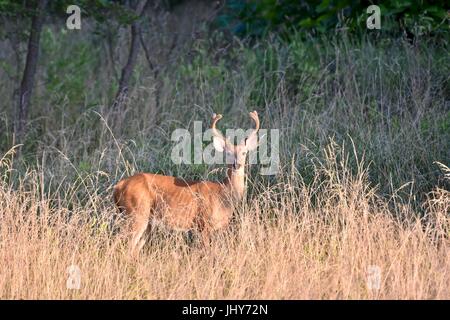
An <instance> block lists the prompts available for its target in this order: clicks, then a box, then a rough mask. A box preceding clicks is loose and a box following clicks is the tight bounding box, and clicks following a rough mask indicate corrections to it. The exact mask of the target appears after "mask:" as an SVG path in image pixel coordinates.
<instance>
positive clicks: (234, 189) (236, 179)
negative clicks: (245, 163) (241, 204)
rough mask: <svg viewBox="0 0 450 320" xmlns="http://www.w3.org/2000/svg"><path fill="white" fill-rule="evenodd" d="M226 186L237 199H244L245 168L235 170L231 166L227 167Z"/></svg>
mask: <svg viewBox="0 0 450 320" xmlns="http://www.w3.org/2000/svg"><path fill="white" fill-rule="evenodd" d="M224 185H225V188H227V189H228V191H229V192H230V193H231V195H232V196H233V197H235V198H236V199H242V198H243V197H244V194H245V170H244V167H242V168H240V169H238V170H233V169H232V167H231V166H229V167H228V169H227V177H226V178H225V181H224Z"/></svg>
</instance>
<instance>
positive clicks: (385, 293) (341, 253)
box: [0, 144, 450, 299]
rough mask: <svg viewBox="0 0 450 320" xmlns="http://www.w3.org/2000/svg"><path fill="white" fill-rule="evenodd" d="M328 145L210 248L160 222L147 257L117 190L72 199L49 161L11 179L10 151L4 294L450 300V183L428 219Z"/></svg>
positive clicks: (436, 196) (265, 192)
mask: <svg viewBox="0 0 450 320" xmlns="http://www.w3.org/2000/svg"><path fill="white" fill-rule="evenodd" d="M325 151H326V152H325V154H326V159H327V160H326V162H325V163H323V164H321V165H319V166H317V168H316V172H315V180H314V182H313V183H311V184H308V185H305V184H304V183H302V180H301V177H300V176H299V175H298V173H296V171H295V169H289V170H285V171H286V172H289V173H285V174H284V176H283V177H282V179H280V181H284V182H283V183H279V184H278V185H275V186H271V187H263V186H254V188H256V189H258V190H259V191H258V192H257V193H256V192H255V193H254V194H255V195H250V196H249V199H248V200H247V201H246V202H245V203H243V204H242V205H241V206H240V207H239V209H238V210H237V212H236V219H235V221H234V222H233V224H232V226H231V227H230V229H229V230H228V231H227V232H225V233H223V234H220V235H217V236H216V237H215V238H214V239H213V243H212V246H211V247H210V248H209V249H205V248H202V247H200V246H198V245H196V243H195V242H193V243H190V242H189V241H187V240H186V239H185V237H183V236H181V235H179V234H173V233H170V232H165V231H160V232H157V233H156V234H154V236H153V237H152V239H151V242H150V243H149V245H148V246H147V248H146V249H145V251H144V252H143V254H142V255H141V256H140V257H139V258H138V259H132V258H131V257H129V256H128V250H127V245H126V241H125V238H124V236H123V235H122V234H121V233H120V232H115V231H116V228H115V227H116V226H117V225H118V223H119V222H118V221H119V220H118V219H112V217H113V215H114V212H115V208H114V207H113V205H112V202H111V201H110V200H109V199H108V198H105V196H101V195H95V194H94V193H92V194H90V195H89V197H88V199H89V200H88V201H86V203H84V204H77V202H76V201H72V202H71V203H72V205H71V206H68V205H67V203H69V202H70V200H71V199H69V198H70V197H73V195H74V194H75V193H76V191H74V190H72V191H71V192H69V191H67V192H65V193H64V192H63V193H62V194H65V196H66V197H67V198H68V199H63V198H61V192H60V193H57V192H55V193H54V194H46V193H43V192H42V188H41V187H40V186H42V185H43V183H44V181H42V176H43V175H42V174H41V172H39V171H30V172H28V173H27V174H26V175H25V176H24V177H23V178H21V179H20V181H19V182H18V184H16V185H15V186H13V185H12V183H8V176H9V174H10V171H9V170H8V168H9V164H8V163H7V161H6V158H4V159H3V160H2V173H3V175H2V180H1V185H0V204H1V205H0V220H1V224H0V269H1V270H2V272H1V273H0V298H2V299H75V298H77V299H78V298H80V299H231V298H233V299H445V298H446V299H448V298H450V246H449V244H450V241H449V237H450V219H449V216H448V212H449V208H450V194H449V192H448V191H445V190H442V189H436V190H435V192H433V193H432V194H430V195H429V199H428V201H427V202H426V203H424V205H423V210H424V211H423V212H424V213H425V214H424V215H422V217H421V218H419V214H418V213H417V212H414V210H413V208H412V207H411V206H410V205H408V204H407V203H399V202H398V201H397V200H395V197H392V199H391V200H386V199H385V198H383V199H382V198H380V197H378V196H377V195H376V190H374V189H372V188H370V187H369V184H368V182H367V169H366V166H364V163H363V161H360V162H359V165H358V168H359V169H358V170H357V172H354V173H352V172H351V170H350V169H349V165H348V163H347V161H346V160H345V159H346V156H345V152H341V151H338V150H337V148H336V146H335V145H333V144H331V145H330V146H329V147H328V148H327V150H325ZM79 188H83V184H81V186H80V187H79ZM107 193H108V192H106V194H107ZM58 194H59V196H58ZM70 265H77V266H79V268H80V270H81V288H80V289H79V290H70V289H67V288H66V281H67V278H68V273H67V269H68V267H69V266H70ZM371 265H376V266H378V267H379V268H380V270H381V284H380V289H379V290H375V289H372V290H370V289H369V288H368V286H367V281H368V268H369V266H371Z"/></svg>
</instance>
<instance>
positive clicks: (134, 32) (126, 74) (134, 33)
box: [114, 0, 148, 108]
mask: <svg viewBox="0 0 450 320" xmlns="http://www.w3.org/2000/svg"><path fill="white" fill-rule="evenodd" d="M147 4H148V1H147V0H139V2H137V5H136V8H134V9H135V12H136V15H137V16H138V17H139V18H140V17H141V15H142V14H143V12H144V11H145V8H146V7H147ZM139 18H138V20H136V21H134V22H133V23H132V24H131V44H130V51H129V52H128V59H127V63H126V64H125V66H124V67H123V69H122V73H121V76H120V81H119V89H118V90H117V94H116V98H115V101H114V106H115V107H116V108H120V107H121V106H122V104H123V102H124V101H125V99H126V98H127V96H128V86H129V83H130V79H131V75H132V74H133V70H134V66H135V64H136V60H137V57H138V52H139V34H140V21H139Z"/></svg>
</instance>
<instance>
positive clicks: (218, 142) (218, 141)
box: [213, 137, 226, 152]
mask: <svg viewBox="0 0 450 320" xmlns="http://www.w3.org/2000/svg"><path fill="white" fill-rule="evenodd" d="M213 144H214V148H215V149H216V151H218V152H223V151H224V150H225V146H226V143H225V140H224V139H223V138H220V137H213Z"/></svg>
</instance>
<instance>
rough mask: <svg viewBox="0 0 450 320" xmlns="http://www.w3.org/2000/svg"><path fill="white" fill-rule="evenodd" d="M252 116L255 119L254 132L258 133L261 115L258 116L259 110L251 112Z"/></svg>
mask: <svg viewBox="0 0 450 320" xmlns="http://www.w3.org/2000/svg"><path fill="white" fill-rule="evenodd" d="M249 116H250V118H252V119H253V121H255V130H253V132H254V133H256V132H257V131H258V130H259V117H258V112H256V110H255V111H252V112H250V113H249Z"/></svg>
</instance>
